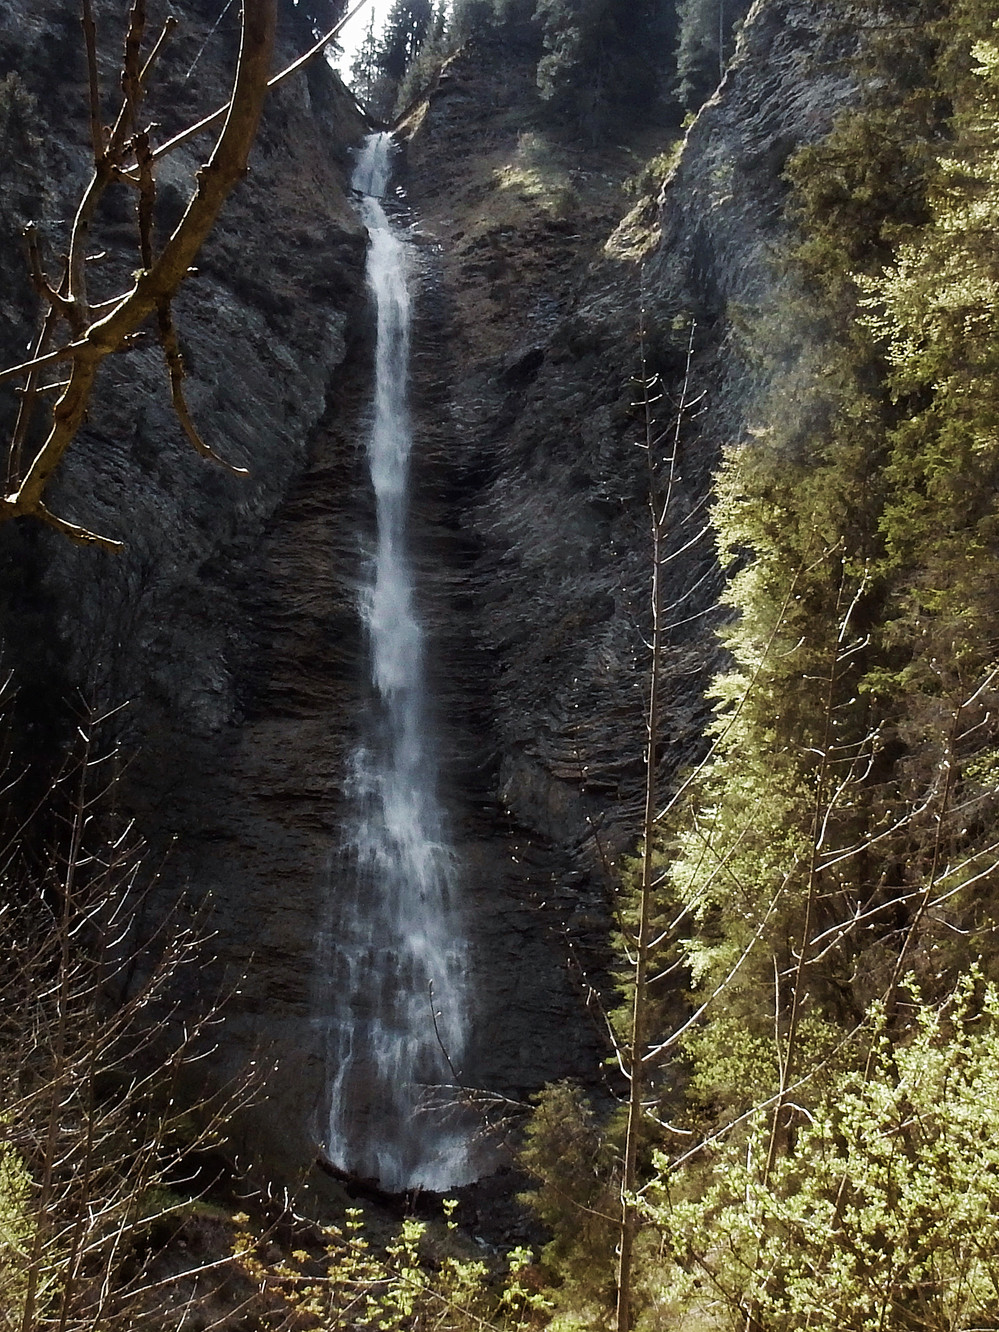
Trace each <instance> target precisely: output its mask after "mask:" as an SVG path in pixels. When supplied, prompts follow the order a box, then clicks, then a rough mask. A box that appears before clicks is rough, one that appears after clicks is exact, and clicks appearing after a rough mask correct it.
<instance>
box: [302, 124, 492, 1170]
mask: <svg viewBox="0 0 999 1332" xmlns="http://www.w3.org/2000/svg"><path fill="white" fill-rule="evenodd" d="M393 147H394V145H393V140H392V138H391V136H390V135H388V134H374V135H372V136H371V137H370V138H369V139H368V140H367V142H366V144H365V146H364V148H363V149H362V151H361V153H360V155H359V158H358V161H357V166H356V169H355V171H354V179H353V185H354V189H355V190H356V191H357V193H358V194H359V196H360V202H359V205H358V207H359V210H360V214H361V218H362V221H363V222H364V225H365V226H366V227H367V230H368V236H369V249H368V267H367V277H368V286H369V288H370V290H371V292H372V294H373V296H374V300H375V307H376V312H377V328H378V332H377V343H376V352H375V391H374V417H373V422H372V426H371V434H370V438H369V441H368V456H369V462H370V467H371V482H372V486H373V489H374V495H375V507H376V518H377V541H376V548H375V551H374V555H373V558H372V559H371V562H370V571H369V575H368V580H367V583H366V585H365V586H364V587H363V588H362V594H361V611H362V615H363V619H364V623H365V626H366V629H367V639H368V646H369V652H370V671H371V685H372V707H371V709H370V715H369V717H368V718H367V719H366V724H365V727H364V733H363V736H362V740H361V743H360V744H359V746H358V748H357V751H356V752H355V754H354V759H353V770H352V774H351V779H350V782H349V791H348V794H349V796H350V799H351V801H352V810H353V816H352V818H351V820H350V823H349V827H348V833H347V838H346V845H345V848H344V850H345V853H346V854H345V860H346V861H347V864H348V872H347V874H346V875H345V876H344V878H345V880H346V884H345V886H344V885H341V886H339V887H338V889H337V892H338V895H341V900H340V901H339V902H338V904H337V911H336V919H335V920H334V923H333V929H332V938H331V948H330V951H331V958H330V966H331V976H330V983H331V986H332V991H333V1004H334V1008H335V1009H338V1010H339V1011H338V1012H335V1013H334V1018H333V1029H332V1031H331V1051H330V1053H331V1078H332V1085H331V1091H330V1095H331V1102H330V1104H331V1109H330V1122H329V1143H328V1151H329V1155H330V1159H331V1160H332V1161H333V1162H334V1163H335V1164H337V1165H338V1166H340V1167H342V1168H343V1169H345V1170H347V1171H349V1172H350V1173H352V1174H354V1175H358V1176H362V1177H369V1178H374V1179H377V1180H378V1181H379V1182H380V1184H381V1185H382V1187H383V1188H385V1189H389V1190H401V1189H405V1188H413V1187H419V1188H426V1189H436V1190H441V1189H446V1188H450V1187H453V1186H454V1185H456V1184H461V1183H464V1182H466V1181H467V1180H468V1179H469V1178H471V1177H472V1174H473V1171H472V1169H471V1166H470V1161H469V1153H468V1146H467V1136H468V1134H467V1127H466V1126H464V1125H463V1124H462V1122H461V1120H462V1115H461V1112H460V1110H458V1109H454V1108H452V1110H451V1111H450V1112H449V1109H448V1106H449V1104H450V1103H451V1102H452V1100H453V1098H452V1096H451V1094H450V1093H446V1092H444V1091H443V1090H442V1089H443V1088H446V1087H447V1086H448V1085H453V1084H454V1082H455V1080H456V1075H455V1071H454V1070H455V1068H456V1067H457V1066H458V1065H459V1064H460V1060H461V1056H462V1052H463V1047H464V1043H465V1011H466V991H465V947H464V942H463V938H464V931H463V928H462V922H461V919H460V913H459V912H458V910H457V907H456V904H455V901H454V882H453V880H454V870H453V856H452V854H451V852H450V850H449V847H448V845H447V842H446V837H445V830H444V820H443V817H442V812H441V809H440V806H439V804H438V799H437V793H436V770H435V764H434V760H433V747H432V745H431V744H430V742H429V736H428V733H427V720H426V714H427V699H426V686H425V680H424V667H423V632H422V628H421V625H420V622H419V619H418V615H417V609H416V604H415V597H414V585H413V573H412V569H411V565H410V560H409V555H408V551H407V541H406V532H407V514H408V487H409V459H410V452H411V449H412V443H413V435H412V426H411V422H410V414H409V400H408V379H409V339H410V296H409V285H408V268H409V257H410V250H409V246H408V245H407V243H406V241H405V240H404V239H403V238H402V237H401V235H400V234H399V233H398V231H397V230H396V229H395V227H394V226H393V225H392V223H391V222H390V221H389V218H388V217H387V215H386V212H385V209H384V207H383V205H382V202H381V201H382V199H383V198H384V196H385V193H386V190H387V188H388V183H389V178H390V174H391V155H392V150H393Z"/></svg>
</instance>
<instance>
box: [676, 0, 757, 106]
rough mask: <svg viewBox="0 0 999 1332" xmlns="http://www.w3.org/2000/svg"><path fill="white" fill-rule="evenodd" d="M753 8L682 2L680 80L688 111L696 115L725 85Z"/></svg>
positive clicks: (721, 1) (722, 1) (736, 1)
mask: <svg viewBox="0 0 999 1332" xmlns="http://www.w3.org/2000/svg"><path fill="white" fill-rule="evenodd" d="M749 5H750V0H680V3H679V9H678V15H677V18H678V27H679V35H678V42H677V54H676V79H677V92H678V96H679V99H680V102H681V103H682V105H683V106H684V107H685V108H686V109H687V110H688V111H696V110H697V109H698V107H700V106H701V105H702V103H703V102H705V101H706V100H707V99H708V97H710V96H711V94H712V92H713V91H714V90H715V88H716V87H717V86H718V84H719V83H720V82H721V79H722V75H723V74H724V73H725V66H726V64H727V63H728V60H729V58H730V57H731V55H732V51H733V48H734V45H735V33H736V31H737V29H738V25H739V24H740V23H741V22H742V20H743V19H744V18H745V16H746V13H747V11H748V10H749Z"/></svg>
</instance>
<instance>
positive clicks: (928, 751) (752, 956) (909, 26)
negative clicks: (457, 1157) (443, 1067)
mask: <svg viewBox="0 0 999 1332" xmlns="http://www.w3.org/2000/svg"><path fill="white" fill-rule="evenodd" d="M864 17H865V19H866V22H865V27H866V28H867V30H868V35H867V40H866V41H865V44H864V57H863V62H862V65H861V68H860V73H861V74H862V76H863V81H864V86H866V87H867V88H868V89H870V96H869V99H868V100H865V101H863V102H862V104H861V105H860V106H859V107H857V108H856V109H854V110H851V111H849V112H846V113H844V114H843V115H842V116H841V117H840V119H839V120H838V122H837V123H836V126H835V128H834V129H833V131H832V133H831V134H830V135H829V136H828V137H827V138H826V139H824V140H823V141H821V142H820V143H818V144H816V145H815V146H813V147H811V148H808V149H805V150H803V151H801V152H799V153H798V154H797V155H796V156H795V157H793V158H792V160H791V162H790V163H789V166H788V172H787V175H788V181H789V183H790V185H791V195H790V204H789V209H790V216H791V219H792V220H793V222H794V224H795V227H796V230H797V234H798V236H799V243H798V245H797V248H796V250H795V252H794V253H793V254H791V255H789V256H788V257H787V264H788V266H789V270H790V273H791V275H792V276H793V277H794V279H795V283H796V285H797V289H798V291H799V297H798V303H797V305H795V304H794V303H793V302H792V303H788V302H786V301H785V302H784V303H783V304H782V307H781V309H780V310H779V311H774V312H766V311H764V312H762V313H761V314H760V315H759V317H758V319H757V320H756V322H755V327H754V328H752V329H751V331H750V333H749V335H748V336H749V343H750V350H751V352H752V354H755V355H757V356H758V357H759V358H760V359H761V361H762V362H763V363H764V364H765V367H766V369H767V370H768V377H769V381H770V383H771V389H770V390H769V392H768V394H767V395H766V396H765V399H764V400H763V401H761V402H760V403H759V405H758V409H757V415H756V426H755V429H754V432H753V435H752V437H751V438H750V439H749V440H748V441H739V442H738V443H733V445H732V446H731V447H730V448H728V449H727V450H726V452H725V458H724V462H723V466H722V469H721V472H720V474H719V476H718V479H717V494H716V499H715V506H714V521H715V525H716V530H717V539H718V545H719V551H720V555H721V558H722V560H723V562H724V563H725V564H726V565H728V566H729V567H731V568H733V569H734V570H735V572H734V573H733V574H732V576H731V578H730V581H729V584H728V590H727V593H726V600H727V603H728V605H729V606H730V608H731V612H732V618H731V619H730V621H729V622H728V624H727V626H726V628H725V629H724V631H723V638H724V642H725V646H726V649H727V656H728V666H727V669H726V671H725V672H724V674H723V675H721V676H720V677H719V678H718V679H717V680H716V682H715V687H714V694H715V699H716V720H715V723H714V726H713V731H712V736H711V750H710V754H709V757H708V759H707V760H706V761H705V763H704V764H703V765H702V766H701V767H700V768H699V769H698V770H697V771H696V772H693V773H691V774H690V775H689V778H688V781H687V783H685V786H684V789H683V795H682V798H681V799H680V800H679V801H673V802H670V812H669V817H668V818H667V819H664V820H662V821H661V822H660V829H659V831H658V832H657V834H656V837H655V841H656V852H657V854H658V856H659V859H660V866H661V877H660V880H659V889H658V893H659V897H658V904H657V909H658V914H659V918H660V919H661V921H662V922H663V926H662V928H661V929H660V930H658V932H657V939H656V947H657V950H658V952H657V958H656V963H655V965H654V966H653V967H652V969H651V970H652V972H655V973H658V974H660V975H662V974H664V973H668V972H670V970H671V969H672V974H673V975H676V974H677V973H676V968H678V967H679V968H681V969H682V971H683V972H684V973H685V974H686V975H687V977H688V982H689V1002H690V1011H691V1013H692V1014H693V1015H694V1018H695V1020H694V1021H693V1022H692V1023H691V1024H690V1025H689V1026H686V1027H683V1028H680V1029H677V1028H676V1025H675V1019H674V1018H673V1017H672V1016H671V1014H670V1013H669V1011H668V1008H667V1006H666V1004H665V1003H664V1002H662V1001H661V999H660V997H659V996H658V995H657V994H656V993H654V992H652V991H650V992H649V994H648V1007H647V1011H646V1013H645V1015H644V1022H645V1024H646V1026H648V1024H649V1023H651V1024H652V1030H651V1031H649V1032H648V1034H647V1035H646V1037H645V1038H644V1039H643V1040H642V1057H641V1064H640V1067H641V1068H642V1075H643V1078H644V1079H645V1081H646V1083H647V1084H648V1085H649V1086H650V1087H651V1088H652V1089H653V1090H650V1092H649V1094H648V1096H647V1099H646V1102H645V1111H646V1141H645V1146H644V1149H643V1150H644V1155H643V1160H642V1170H643V1172H644V1173H643V1174H642V1177H641V1181H640V1186H639V1189H638V1192H637V1194H636V1195H635V1205H636V1207H637V1210H638V1212H639V1214H640V1217H641V1223H640V1234H639V1237H638V1242H637V1245H636V1249H635V1254H634V1267H635V1273H634V1278H635V1279H634V1283H633V1284H634V1294H633V1298H632V1300H631V1307H630V1309H629V1311H628V1318H629V1320H630V1321H631V1322H633V1323H635V1324H637V1325H646V1324H648V1325H649V1326H653V1325H656V1326H664V1327H670V1328H691V1329H693V1328H698V1329H700V1328H704V1327H712V1328H730V1329H732V1332H764V1330H766V1332H769V1330H770V1329H781V1332H783V1330H784V1329H787V1332H791V1329H799V1328H802V1327H805V1326H807V1327H809V1328H815V1329H828V1332H833V1329H844V1328H850V1329H851V1330H855V1329H868V1328H870V1329H872V1330H873V1329H878V1330H879V1332H888V1329H899V1330H900V1332H901V1329H912V1328H920V1329H934V1330H935V1329H940V1332H943V1329H957V1328H971V1327H984V1326H993V1325H994V1324H995V1321H996V1319H997V1316H999V1286H997V1284H996V1272H995V1270H994V1254H995V1252H996V1249H997V1243H999V1232H997V1229H996V1222H995V1200H994V1197H993V1192H994V1185H993V1179H992V1176H993V1174H994V1166H993V1165H992V1164H991V1159H992V1155H993V1154H994V1141H993V1137H994V1135H993V1130H992V1124H993V1122H994V1118H995V1114H996V1110H997V1108H999V1107H997V1101H996V1095H997V1091H996V1083H995V1077H994V1064H995V1061H996V1059H997V1056H999V1029H997V1027H996V997H995V990H994V984H995V981H996V979H997V976H996V973H997V966H999V951H997V947H996V920H995V905H994V891H995V884H996V879H997V874H999V843H997V840H996V836H995V824H996V813H997V797H999V785H997V775H999V766H997V757H996V756H997V753H999V749H997V746H999V729H997V725H999V724H997V711H996V705H997V703H999V693H997V685H999V601H997V599H996V594H995V588H996V586H997V581H999V579H997V575H999V541H997V529H996V518H995V492H996V480H997V478H996V475H995V467H996V445H997V438H999V435H997V417H996V407H995V403H996V389H997V385H996V382H995V376H996V368H997V361H996V314H997V297H999V286H997V276H996V269H995V259H994V246H993V244H992V239H991V226H992V221H991V220H992V219H993V218H994V215H995V208H996V202H997V201H996V190H997V179H999V177H997V168H999V158H997V152H999V139H997V131H996V126H997V123H999V120H997V107H999V34H997V31H996V27H995V16H994V11H992V10H991V9H990V7H989V6H988V5H985V4H981V3H979V0H949V2H947V3H944V2H938V0H920V2H918V3H917V2H915V0H913V2H908V0H898V2H897V3H893V4H885V5H881V6H878V7H877V8H875V7H869V8H868V9H865V15H864ZM900 33H904V34H905V41H904V56H902V57H900V54H899V40H900V38H899V34H900ZM667 825H668V826H667ZM632 942H634V940H633V941H632ZM627 1040H628V1030H627V1026H625V1029H624V1049H625V1051H627V1048H628V1046H627ZM635 1058H638V1053H637V1052H636V1055H635ZM632 1067H634V1065H632ZM626 1071H628V1070H627V1068H626ZM551 1097H553V1098H554V1097H561V1098H562V1100H563V1102H564V1100H565V1092H564V1091H558V1090H556V1091H553V1092H552V1093H551ZM551 1103H554V1102H551ZM574 1113H575V1114H576V1116H577V1120H578V1117H579V1115H585V1113H586V1111H585V1107H582V1108H580V1107H576V1110H575V1112H574ZM580 1122H582V1121H580ZM611 1132H612V1141H613V1140H614V1139H613V1129H612V1130H611ZM535 1160H536V1157H535ZM538 1168H539V1170H540V1171H541V1173H542V1175H544V1176H546V1177H547V1178H548V1180H549V1185H548V1187H550V1188H556V1189H558V1188H559V1187H561V1190H562V1192H563V1194H564V1195H565V1199H566V1201H565V1206H564V1210H563V1213H562V1216H561V1220H560V1223H559V1225H558V1230H559V1237H558V1238H557V1241H556V1248H555V1249H553V1257H552V1260H553V1264H557V1267H558V1270H561V1271H567V1270H568V1269H566V1266H565V1258H564V1256H563V1255H564V1251H565V1247H566V1243H567V1240H566V1236H567V1235H569V1234H571V1233H572V1230H573V1227H575V1226H578V1225H580V1224H581V1222H580V1221H579V1219H578V1218H574V1202H573V1198H574V1195H573V1193H572V1190H571V1188H570V1187H568V1185H563V1186H560V1183H559V1181H560V1179H561V1178H562V1176H561V1174H560V1172H561V1171H562V1170H563V1164H562V1162H561V1161H560V1160H559V1159H558V1157H557V1155H556V1154H553V1155H552V1156H551V1157H549V1158H547V1159H546V1161H545V1162H544V1163H543V1164H541V1165H539V1166H538ZM605 1197H606V1195H605ZM604 1205H605V1206H606V1203H605V1204H604ZM577 1210H578V1209H577ZM590 1224H591V1223H590V1222H589V1221H587V1222H586V1227H585V1228H586V1229H588V1228H589V1226H590ZM614 1233H615V1231H614V1228H613V1227H611V1228H610V1230H609V1232H608V1235H607V1237H606V1240H605V1242H606V1243H608V1244H609V1243H610V1242H611V1237H612V1236H613V1235H614ZM596 1272H602V1274H603V1275H602V1280H603V1287H602V1290H601V1289H599V1288H598V1290H597V1292H596V1295H595V1293H594V1281H593V1276H594V1273H596ZM612 1284H613V1274H612V1263H611V1262H610V1258H609V1255H608V1256H607V1258H606V1259H605V1261H604V1262H603V1264H602V1265H601V1266H598V1265H597V1264H596V1263H590V1264H589V1267H588V1273H587V1279H586V1280H582V1279H579V1280H577V1279H576V1278H575V1277H573V1276H572V1275H571V1274H570V1275H569V1277H568V1280H567V1282H566V1285H565V1286H564V1287H563V1290H562V1294H561V1299H562V1300H563V1301H564V1302H565V1307H566V1318H567V1319H568V1320H569V1321H576V1322H583V1323H587V1324H589V1323H591V1322H592V1323H599V1322H601V1321H602V1320H603V1319H606V1318H607V1317H608V1316H609V1310H610V1307H611V1304H612V1300H613V1290H612ZM618 1326H619V1327H621V1326H622V1324H621V1321H620V1319H619V1322H618Z"/></svg>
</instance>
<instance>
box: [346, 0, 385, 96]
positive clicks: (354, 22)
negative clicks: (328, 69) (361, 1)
mask: <svg viewBox="0 0 999 1332" xmlns="http://www.w3.org/2000/svg"><path fill="white" fill-rule="evenodd" d="M354 3H356V0H354ZM391 7H392V0H368V3H367V4H366V5H364V6H363V7H362V8H361V9H360V10H358V12H357V13H356V14H355V15H354V17H353V18H352V19H351V20H350V22H349V23H348V24H347V26H346V27H345V28H344V30H343V32H342V33H341V34H340V41H341V43H342V45H343V55H342V56H341V57H340V59H339V60H338V61H337V68H338V69H339V70H340V71H341V73H342V74H343V76H344V78H348V77H349V76H350V67H351V65H352V64H353V61H354V56H355V55H356V54H357V48H358V47H359V46H360V45H361V43H362V42H363V41H364V34H365V33H366V32H367V31H368V24H369V23H370V22H371V14H372V11H374V15H375V31H376V32H378V31H380V30H381V27H382V25H383V24H384V22H385V15H386V14H387V13H388V11H389V9H390V8H391ZM350 8H351V9H352V8H353V3H352V4H351V5H350Z"/></svg>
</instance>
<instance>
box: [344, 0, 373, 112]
mask: <svg viewBox="0 0 999 1332" xmlns="http://www.w3.org/2000/svg"><path fill="white" fill-rule="evenodd" d="M377 80H378V37H377V35H376V33H375V16H374V14H372V15H371V19H370V21H369V23H368V30H367V32H366V33H365V35H364V40H363V41H362V42H361V45H360V46H359V47H358V48H357V54H356V55H355V57H354V62H353V64H352V65H351V67H350V82H351V87H352V88H353V90H354V92H355V93H356V94H357V96H358V97H359V98H360V99H361V101H362V102H371V101H372V100H373V98H374V94H375V89H376V86H377Z"/></svg>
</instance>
